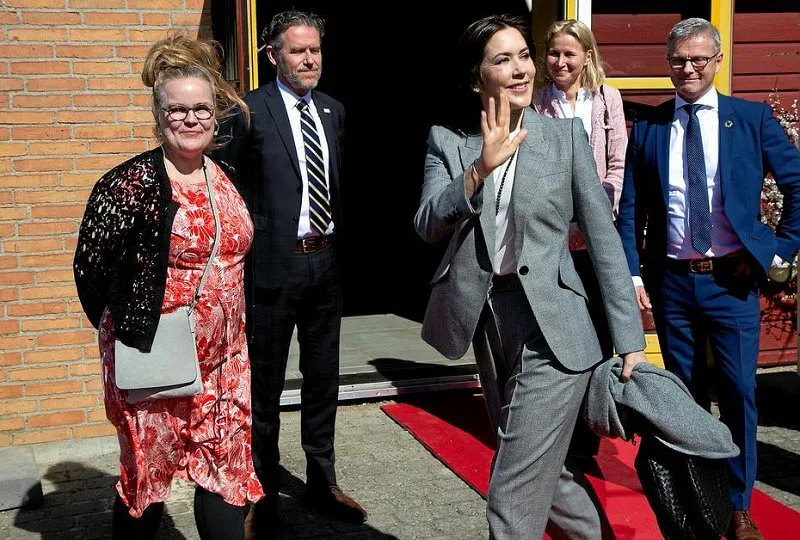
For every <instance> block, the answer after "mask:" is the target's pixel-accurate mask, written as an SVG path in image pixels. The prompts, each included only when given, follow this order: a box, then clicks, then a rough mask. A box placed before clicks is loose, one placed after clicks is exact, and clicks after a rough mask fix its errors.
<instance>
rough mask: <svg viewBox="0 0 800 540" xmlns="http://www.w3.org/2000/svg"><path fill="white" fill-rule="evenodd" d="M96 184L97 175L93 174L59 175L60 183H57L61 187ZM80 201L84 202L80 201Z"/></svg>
mask: <svg viewBox="0 0 800 540" xmlns="http://www.w3.org/2000/svg"><path fill="white" fill-rule="evenodd" d="M96 182H97V174H95V173H85V174H79V173H68V174H62V175H61V181H60V182H59V183H58V185H59V186H62V187H79V186H93V185H94V184H95V183H96ZM81 200H86V199H85V198H84V199H81Z"/></svg>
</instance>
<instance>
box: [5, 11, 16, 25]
mask: <svg viewBox="0 0 800 540" xmlns="http://www.w3.org/2000/svg"><path fill="white" fill-rule="evenodd" d="M20 14H21V12H19V11H0V24H9V25H14V24H20V22H21V21H20V20H19V16H20Z"/></svg>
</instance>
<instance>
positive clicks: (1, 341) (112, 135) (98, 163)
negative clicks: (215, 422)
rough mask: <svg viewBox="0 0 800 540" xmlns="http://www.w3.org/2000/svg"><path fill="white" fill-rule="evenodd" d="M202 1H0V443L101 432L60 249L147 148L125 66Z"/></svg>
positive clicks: (94, 356)
mask: <svg viewBox="0 0 800 540" xmlns="http://www.w3.org/2000/svg"><path fill="white" fill-rule="evenodd" d="M210 2H211V0H205V1H204V0H0V447H4V446H11V445H23V444H32V443H39V442H49V441H56V440H64V439H70V438H82V437H96V436H100V435H109V434H112V433H113V429H112V428H111V426H110V424H109V423H108V422H107V421H106V419H105V412H104V409H103V397H102V385H101V381H100V376H99V375H100V364H99V360H98V351H97V339H96V332H95V330H94V329H93V328H92V326H91V325H90V324H89V322H88V320H87V319H86V318H85V316H84V315H83V312H82V310H81V306H80V302H79V301H78V299H77V297H76V293H75V287H74V283H73V279H72V268H71V264H72V254H73V250H74V248H75V238H76V232H77V230H78V226H79V223H80V218H81V216H82V215H83V210H84V204H85V201H86V198H87V197H88V195H89V191H90V190H91V187H92V185H93V184H94V182H95V181H96V180H97V179H98V178H99V177H100V176H101V175H102V174H103V173H104V172H105V171H107V170H108V169H110V168H111V167H113V166H114V165H117V164H118V163H120V162H122V161H124V160H125V159H127V158H128V157H130V156H132V155H134V154H136V153H139V152H141V151H143V150H145V149H147V148H149V147H151V146H152V145H153V141H152V140H151V134H152V125H153V117H152V114H151V112H150V97H149V93H148V91H147V89H145V88H144V87H143V85H142V82H141V79H140V77H139V74H140V72H141V65H142V61H143V60H144V56H145V54H146V52H147V50H148V49H149V47H150V45H152V43H153V42H155V41H157V40H158V39H161V38H163V37H164V36H165V35H166V34H167V32H168V31H169V30H170V29H173V28H174V29H179V30H185V31H186V32H187V33H188V34H189V35H192V36H196V35H198V33H202V34H203V35H205V34H207V33H209V25H210Z"/></svg>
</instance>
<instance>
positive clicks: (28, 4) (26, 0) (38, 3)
mask: <svg viewBox="0 0 800 540" xmlns="http://www.w3.org/2000/svg"><path fill="white" fill-rule="evenodd" d="M3 5H4V6H5V7H8V8H63V7H64V0H6V1H5V2H3Z"/></svg>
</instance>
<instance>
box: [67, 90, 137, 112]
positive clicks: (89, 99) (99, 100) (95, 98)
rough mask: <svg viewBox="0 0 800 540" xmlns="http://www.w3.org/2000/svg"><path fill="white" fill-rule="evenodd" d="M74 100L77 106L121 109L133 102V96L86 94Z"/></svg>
mask: <svg viewBox="0 0 800 540" xmlns="http://www.w3.org/2000/svg"><path fill="white" fill-rule="evenodd" d="M73 101H74V102H75V106H76V107H91V108H94V109H101V108H102V109H109V108H110V109H119V108H121V107H127V106H129V105H130V104H131V96H130V94H84V95H80V96H75V97H74V98H73ZM109 112H110V111H109Z"/></svg>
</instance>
